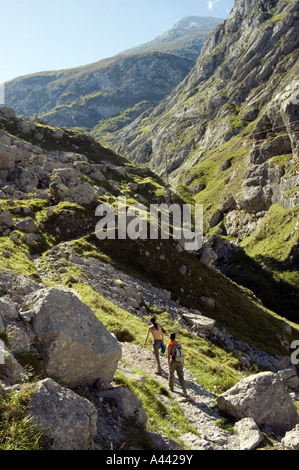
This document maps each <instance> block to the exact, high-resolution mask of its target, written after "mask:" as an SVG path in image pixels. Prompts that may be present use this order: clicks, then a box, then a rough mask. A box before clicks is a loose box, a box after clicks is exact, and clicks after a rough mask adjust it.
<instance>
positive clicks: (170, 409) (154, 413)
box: [114, 369, 198, 449]
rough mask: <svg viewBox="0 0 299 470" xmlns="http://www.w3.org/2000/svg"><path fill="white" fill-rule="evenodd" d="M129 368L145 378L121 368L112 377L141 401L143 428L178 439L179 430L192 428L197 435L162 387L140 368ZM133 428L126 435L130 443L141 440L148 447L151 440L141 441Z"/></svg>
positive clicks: (177, 440) (194, 430)
mask: <svg viewBox="0 0 299 470" xmlns="http://www.w3.org/2000/svg"><path fill="white" fill-rule="evenodd" d="M133 372H135V373H137V374H138V373H141V374H142V375H143V376H144V377H145V382H144V383H140V382H138V381H136V380H134V379H130V378H128V377H126V376H125V375H124V374H122V372H121V371H117V372H116V374H115V379H114V381H115V383H116V384H117V385H123V386H126V387H127V388H129V389H130V390H132V391H133V392H134V393H135V395H136V396H137V397H138V398H139V399H140V400H141V401H142V404H143V407H144V409H145V412H146V414H147V416H148V422H147V431H149V432H154V433H158V434H161V435H163V436H167V437H169V438H171V439H174V440H175V441H176V442H178V443H180V437H181V435H182V434H185V433H188V432H192V433H193V434H195V435H198V433H197V431H196V429H194V427H193V426H192V425H191V424H190V422H189V421H188V420H187V419H186V418H185V416H184V413H183V412H182V410H181V408H180V406H179V404H178V403H176V402H175V401H174V400H173V399H172V398H171V397H170V395H169V392H168V390H167V389H165V387H163V386H161V384H159V382H157V381H156V380H154V379H153V378H151V377H149V376H147V375H146V373H145V372H144V371H139V370H138V369H137V370H135V369H133ZM161 397H162V398H161ZM136 431H137V432H136ZM136 431H135V432H134V431H133V435H132V428H131V429H130V430H129V433H128V436H129V438H131V439H132V443H134V444H135V445H136V443H137V444H139V443H142V444H143V445H144V446H145V448H148V449H150V448H151V444H150V443H148V442H146V441H145V436H144V434H140V430H138V429H137V430H136ZM147 439H148V438H147ZM129 443H130V440H129Z"/></svg>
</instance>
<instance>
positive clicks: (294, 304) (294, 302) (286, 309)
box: [218, 251, 299, 323]
mask: <svg viewBox="0 0 299 470" xmlns="http://www.w3.org/2000/svg"><path fill="white" fill-rule="evenodd" d="M218 268H220V270H221V271H222V272H223V274H225V275H226V276H227V277H229V278H230V279H231V280H232V281H234V282H236V283H237V284H239V285H242V286H243V287H246V288H248V289H250V290H251V291H252V292H253V293H254V294H255V295H256V296H257V297H258V299H260V300H261V301H262V303H263V305H264V306H265V307H266V308H269V309H270V310H272V311H274V312H276V313H277V314H279V315H281V316H282V317H284V318H287V319H288V320H291V321H293V322H295V323H299V312H298V305H299V287H296V286H295V285H292V284H290V283H289V282H287V281H286V280H284V279H283V275H284V273H285V274H287V273H288V274H289V275H293V274H295V273H297V272H298V269H297V268H296V266H295V265H288V264H286V263H285V262H280V261H277V260H276V259H275V258H272V257H269V256H260V257H259V258H258V260H257V261H255V260H253V259H252V258H250V257H249V256H248V255H246V253H244V252H243V251H238V252H236V253H233V254H232V255H231V257H230V260H229V263H227V264H226V266H220V267H219V266H218ZM275 273H278V274H279V275H281V276H282V277H281V278H279V277H278V274H277V275H275Z"/></svg>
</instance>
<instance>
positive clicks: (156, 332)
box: [144, 317, 164, 375]
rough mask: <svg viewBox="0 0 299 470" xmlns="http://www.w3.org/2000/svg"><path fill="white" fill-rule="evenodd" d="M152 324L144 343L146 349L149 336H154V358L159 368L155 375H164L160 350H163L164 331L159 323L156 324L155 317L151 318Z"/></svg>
mask: <svg viewBox="0 0 299 470" xmlns="http://www.w3.org/2000/svg"><path fill="white" fill-rule="evenodd" d="M151 324H152V325H151V326H150V327H149V329H148V330H147V336H146V339H145V341H144V347H146V343H147V340H148V337H149V334H150V333H151V334H152V336H153V353H154V356H155V358H156V361H157V366H158V370H157V371H156V372H155V373H156V374H157V375H162V368H161V364H160V356H159V349H160V348H161V344H162V343H163V339H164V336H163V331H162V328H161V325H159V323H157V322H156V318H155V317H152V318H151Z"/></svg>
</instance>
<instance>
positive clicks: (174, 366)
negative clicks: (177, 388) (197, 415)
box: [166, 333, 188, 398]
mask: <svg viewBox="0 0 299 470" xmlns="http://www.w3.org/2000/svg"><path fill="white" fill-rule="evenodd" d="M169 339H170V340H169V342H168V343H167V347H166V350H167V359H168V368H169V389H170V391H171V392H173V391H174V389H173V385H174V373H175V371H176V372H177V375H178V378H179V382H180V385H181V387H182V389H183V395H184V397H186V398H187V397H188V394H187V390H186V384H185V379H184V361H176V360H174V359H173V353H174V347H175V344H176V343H177V340H176V339H175V333H171V334H170V336H169Z"/></svg>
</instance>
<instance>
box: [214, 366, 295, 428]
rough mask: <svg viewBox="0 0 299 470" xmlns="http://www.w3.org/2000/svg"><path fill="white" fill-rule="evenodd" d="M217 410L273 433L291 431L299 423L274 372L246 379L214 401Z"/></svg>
mask: <svg viewBox="0 0 299 470" xmlns="http://www.w3.org/2000/svg"><path fill="white" fill-rule="evenodd" d="M217 406H218V407H219V409H220V410H221V411H223V412H225V413H228V414H230V415H231V416H234V417H235V418H238V419H241V418H246V417H249V418H253V419H254V421H255V422H256V424H257V425H258V426H260V425H267V426H269V427H270V428H271V429H273V431H275V432H286V431H288V430H290V429H292V428H293V427H294V426H295V425H296V424H297V423H298V420H299V416H298V413H297V410H296V408H295V406H294V404H293V401H292V398H291V396H290V394H289V392H288V391H287V387H286V385H285V384H284V382H283V381H282V380H281V379H280V378H279V376H278V375H277V374H276V373H273V372H261V373H259V374H255V375H252V376H249V377H246V378H245V379H243V380H242V381H241V382H239V383H238V384H236V385H235V386H234V387H232V388H231V389H229V390H227V391H226V392H224V393H223V394H221V395H219V397H218V398H217Z"/></svg>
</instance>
